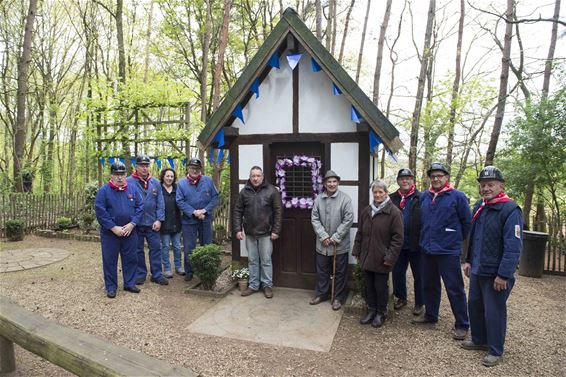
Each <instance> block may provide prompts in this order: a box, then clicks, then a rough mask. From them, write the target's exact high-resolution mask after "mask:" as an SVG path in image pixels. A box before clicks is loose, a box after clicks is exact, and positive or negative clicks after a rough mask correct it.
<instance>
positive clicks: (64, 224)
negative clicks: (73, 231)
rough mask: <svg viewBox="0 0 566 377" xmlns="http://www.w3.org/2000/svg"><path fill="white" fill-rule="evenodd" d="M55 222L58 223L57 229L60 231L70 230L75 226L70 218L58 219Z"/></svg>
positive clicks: (62, 217)
mask: <svg viewBox="0 0 566 377" xmlns="http://www.w3.org/2000/svg"><path fill="white" fill-rule="evenodd" d="M55 222H56V223H57V229H59V230H65V229H69V228H70V227H71V225H72V224H73V221H72V220H71V219H70V218H69V217H65V216H61V217H58V218H57V220H55Z"/></svg>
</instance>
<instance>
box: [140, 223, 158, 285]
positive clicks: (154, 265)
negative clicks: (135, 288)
mask: <svg viewBox="0 0 566 377" xmlns="http://www.w3.org/2000/svg"><path fill="white" fill-rule="evenodd" d="M137 229H138V250H137V255H138V271H137V279H140V280H141V279H144V280H145V278H146V277H147V266H146V265H145V252H144V240H147V246H148V247H149V268H150V269H151V277H152V278H153V279H155V280H160V279H161V278H162V277H163V272H162V271H161V237H160V236H159V232H154V231H153V230H152V229H151V226H137Z"/></svg>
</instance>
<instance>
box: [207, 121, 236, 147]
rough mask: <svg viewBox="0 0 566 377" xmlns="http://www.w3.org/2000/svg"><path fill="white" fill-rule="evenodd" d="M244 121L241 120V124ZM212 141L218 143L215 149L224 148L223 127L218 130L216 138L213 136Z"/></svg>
mask: <svg viewBox="0 0 566 377" xmlns="http://www.w3.org/2000/svg"><path fill="white" fill-rule="evenodd" d="M243 122H244V121H243V120H242V123H243ZM213 141H217V142H218V146H217V148H222V147H223V146H224V127H222V128H221V129H220V131H218V133H217V134H216V136H214V139H213Z"/></svg>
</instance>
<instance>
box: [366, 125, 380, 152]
mask: <svg viewBox="0 0 566 377" xmlns="http://www.w3.org/2000/svg"><path fill="white" fill-rule="evenodd" d="M381 143H382V141H381V139H380V138H379V136H377V134H376V133H375V131H374V130H370V131H369V153H371V154H375V153H376V148H378V147H379V144H381Z"/></svg>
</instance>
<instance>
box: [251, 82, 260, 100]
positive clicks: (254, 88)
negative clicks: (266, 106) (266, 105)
mask: <svg viewBox="0 0 566 377" xmlns="http://www.w3.org/2000/svg"><path fill="white" fill-rule="evenodd" d="M250 90H251V91H252V93H255V98H259V78H257V79H255V80H254V82H252V87H251V88H250Z"/></svg>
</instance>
